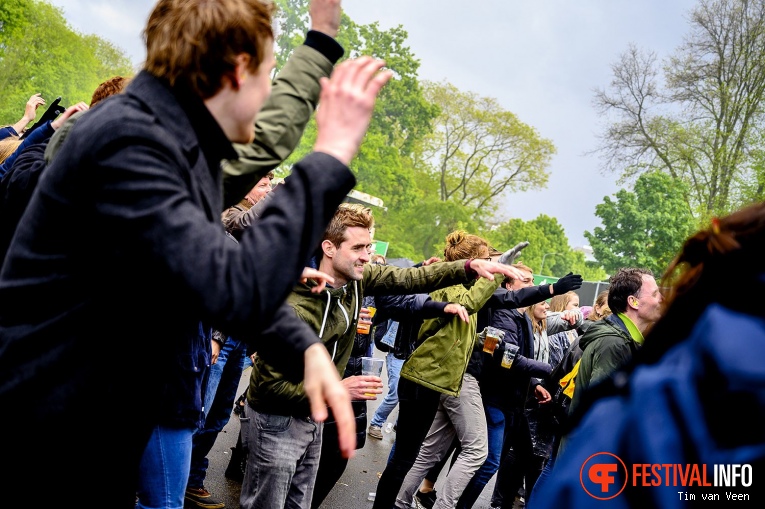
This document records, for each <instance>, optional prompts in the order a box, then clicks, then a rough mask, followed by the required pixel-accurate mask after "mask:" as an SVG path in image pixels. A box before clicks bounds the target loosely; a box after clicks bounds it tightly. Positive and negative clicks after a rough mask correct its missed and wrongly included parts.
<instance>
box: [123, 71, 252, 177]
mask: <svg viewBox="0 0 765 509" xmlns="http://www.w3.org/2000/svg"><path fill="white" fill-rule="evenodd" d="M125 93H126V94H128V95H130V96H131V97H133V98H134V99H136V100H137V101H139V102H141V103H143V104H145V105H146V106H147V107H148V109H150V110H151V111H152V112H153V113H154V114H155V115H156V116H157V117H158V118H159V121H160V123H162V125H163V126H165V127H166V128H167V129H168V131H170V132H171V133H172V134H173V135H174V136H175V138H176V140H177V141H178V143H179V144H180V145H181V146H182V147H183V149H184V150H186V151H191V150H192V149H193V148H194V147H195V146H199V148H200V149H201V150H202V153H203V154H204V155H205V159H207V161H208V166H209V167H210V170H211V171H213V172H217V171H219V170H218V168H219V166H220V161H221V160H222V159H236V158H237V157H238V156H237V154H236V151H235V150H234V147H233V145H232V144H231V141H229V139H228V138H227V137H226V135H225V134H224V133H223V130H222V129H221V127H220V125H219V124H218V122H217V121H216V120H215V118H213V116H212V114H211V113H210V110H208V109H207V107H206V106H205V104H204V102H203V101H202V99H201V98H200V97H199V96H197V95H196V94H194V93H193V92H191V91H190V90H189V89H187V88H185V87H182V86H176V87H174V88H170V86H169V85H168V84H167V82H166V81H165V80H163V79H161V78H158V77H156V76H154V75H152V74H150V73H149V72H147V71H141V72H140V73H138V75H137V76H136V77H135V78H133V79H132V80H131V81H130V84H129V85H128V86H127V88H126V89H125ZM179 106H180V108H179ZM181 112H183V113H185V115H181V114H179V113H181Z"/></svg>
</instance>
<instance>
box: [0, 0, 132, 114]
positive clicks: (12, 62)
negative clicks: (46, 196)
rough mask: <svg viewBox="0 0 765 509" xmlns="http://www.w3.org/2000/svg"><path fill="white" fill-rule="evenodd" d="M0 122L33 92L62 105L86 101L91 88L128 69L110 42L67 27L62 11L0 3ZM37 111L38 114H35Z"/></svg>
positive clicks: (36, 2)
mask: <svg viewBox="0 0 765 509" xmlns="http://www.w3.org/2000/svg"><path fill="white" fill-rule="evenodd" d="M0 63H1V64H2V69H3V72H2V73H0V90H2V91H3V95H2V98H0V122H5V123H13V122H16V121H17V120H18V119H19V118H20V117H21V115H22V114H23V112H24V105H25V104H26V102H27V100H28V99H29V97H30V96H31V95H32V94H34V93H37V92H40V93H41V94H42V96H43V97H44V98H45V99H47V100H48V102H51V101H52V100H53V99H55V98H56V97H57V96H61V97H62V105H63V106H69V105H71V104H74V103H76V102H79V101H84V102H86V103H87V102H90V98H91V96H92V94H93V91H94V90H95V89H96V87H97V86H98V85H99V84H100V83H101V82H102V81H104V80H105V79H107V78H110V77H112V76H115V75H123V76H131V75H132V74H133V71H132V66H131V64H130V60H129V59H128V57H127V56H125V54H124V53H123V52H122V51H121V50H119V49H118V48H116V47H115V46H114V45H113V44H111V43H109V42H107V41H105V40H103V39H100V38H99V37H97V36H95V35H87V36H85V35H82V34H79V33H77V32H76V31H74V30H73V29H72V28H70V27H69V25H68V24H67V22H66V20H65V19H64V16H63V14H62V12H61V10H60V9H59V8H57V7H54V6H52V5H50V4H49V3H47V2H44V1H40V0H4V1H3V2H2V3H0ZM38 115H39V114H38Z"/></svg>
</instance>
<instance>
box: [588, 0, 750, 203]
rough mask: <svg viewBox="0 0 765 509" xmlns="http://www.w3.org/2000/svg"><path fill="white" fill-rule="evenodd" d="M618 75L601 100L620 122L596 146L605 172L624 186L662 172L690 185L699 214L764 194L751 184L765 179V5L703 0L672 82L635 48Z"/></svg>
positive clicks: (674, 61)
mask: <svg viewBox="0 0 765 509" xmlns="http://www.w3.org/2000/svg"><path fill="white" fill-rule="evenodd" d="M613 73H614V77H613V80H612V81H611V85H610V89H609V90H608V91H603V90H601V91H598V92H597V93H596V96H595V105H596V107H597V108H598V109H599V111H600V113H601V115H603V116H611V118H609V120H610V123H609V124H608V127H607V128H606V130H605V132H604V133H603V134H602V136H601V143H600V145H599V147H598V148H597V149H596V152H599V153H600V154H601V155H602V156H603V159H604V169H605V170H606V171H615V172H619V173H621V174H622V178H623V181H625V180H629V179H631V178H633V177H635V176H636V175H639V174H640V173H643V172H646V171H650V170H655V169H658V170H661V171H663V172H665V173H667V174H668V175H671V176H672V177H675V178H676V179H678V180H682V181H683V182H684V183H685V184H686V185H687V186H688V191H689V194H688V202H689V204H690V206H691V207H692V209H693V210H694V212H696V213H697V214H699V215H700V216H703V215H709V214H712V213H716V214H723V213H725V212H727V211H730V210H733V209H736V208H738V207H739V206H740V205H742V204H743V203H745V202H746V201H748V200H751V199H752V198H753V197H752V192H753V191H755V192H757V190H758V189H759V192H760V193H761V192H762V189H761V187H759V186H757V185H754V186H752V185H751V183H752V182H753V181H755V182H756V181H757V180H760V181H763V180H765V179H763V173H762V171H763V168H762V165H761V164H758V163H759V161H760V160H761V158H756V154H755V152H757V150H756V149H758V148H760V147H762V146H763V145H762V121H763V94H764V93H765V3H764V2H762V1H750V0H700V2H699V4H698V6H697V7H696V8H694V9H693V10H692V11H691V13H690V32H689V34H688V36H687V37H686V40H685V42H684V44H683V45H682V46H680V47H679V48H678V49H677V50H676V52H675V54H674V55H673V56H672V57H671V58H669V59H668V60H667V61H666V62H665V64H664V66H663V75H662V73H661V72H660V70H659V68H658V63H657V57H656V55H655V54H654V53H652V52H646V51H641V50H639V49H637V48H636V47H634V46H630V47H629V49H628V50H627V51H626V52H625V53H624V54H623V55H622V56H621V59H620V60H619V61H618V62H617V63H616V64H614V65H613ZM662 77H663V80H662ZM662 84H663V87H662V86H661V85H662ZM759 152H760V153H761V148H760V149H759ZM762 197H763V196H762V194H760V195H759V196H757V197H755V198H760V199H761V198H762Z"/></svg>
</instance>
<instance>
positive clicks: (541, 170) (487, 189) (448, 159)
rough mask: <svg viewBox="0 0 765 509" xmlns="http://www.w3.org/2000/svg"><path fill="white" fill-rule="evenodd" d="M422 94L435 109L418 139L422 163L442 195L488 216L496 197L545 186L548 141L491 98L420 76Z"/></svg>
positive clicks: (477, 215) (550, 148)
mask: <svg viewBox="0 0 765 509" xmlns="http://www.w3.org/2000/svg"><path fill="white" fill-rule="evenodd" d="M424 91H425V97H426V99H428V100H429V101H430V102H432V103H434V104H435V105H437V106H438V108H439V109H440V114H439V115H438V117H437V118H436V120H435V124H434V129H433V132H432V133H431V134H430V135H428V136H427V137H426V138H425V140H424V141H423V143H422V145H421V147H420V149H421V150H422V153H421V154H419V158H420V159H421V160H422V161H423V163H424V164H423V165H422V166H421V168H422V169H423V171H426V172H427V173H428V174H429V175H430V176H431V178H433V179H434V180H435V181H436V182H437V183H438V193H439V194H438V196H439V198H440V200H441V201H443V202H446V201H454V202H457V203H459V204H461V205H463V206H465V207H467V209H468V210H470V211H471V213H472V214H473V215H474V217H475V219H477V220H481V219H482V220H487V219H489V218H490V217H491V216H492V215H493V213H494V212H495V211H496V208H497V204H498V203H499V202H500V198H501V197H502V196H503V195H504V194H506V193H511V192H519V191H526V190H529V189H541V188H544V187H546V185H547V180H548V178H549V173H548V171H547V167H548V166H549V164H550V159H551V158H552V156H553V154H555V146H554V145H553V143H552V141H550V140H547V139H545V138H542V137H540V136H539V134H538V133H537V131H536V129H534V128H533V127H531V126H529V125H527V124H524V123H523V122H521V121H520V120H519V119H518V118H517V117H516V116H515V115H514V114H513V113H511V112H509V111H507V110H504V109H502V107H501V106H500V105H499V103H498V102H497V101H496V99H493V98H487V97H479V96H478V95H476V94H474V93H470V92H461V91H460V90H458V89H457V88H456V87H454V86H453V85H451V84H449V83H433V82H425V84H424Z"/></svg>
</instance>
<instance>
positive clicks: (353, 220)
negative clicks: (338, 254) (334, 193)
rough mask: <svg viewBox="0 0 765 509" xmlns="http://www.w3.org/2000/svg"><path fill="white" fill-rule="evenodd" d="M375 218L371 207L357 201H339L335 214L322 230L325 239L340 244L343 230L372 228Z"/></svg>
mask: <svg viewBox="0 0 765 509" xmlns="http://www.w3.org/2000/svg"><path fill="white" fill-rule="evenodd" d="M374 225H375V220H374V217H372V209H370V208H369V207H365V206H363V205H360V204H358V203H341V204H340V206H339V207H338V208H337V211H336V212H335V215H334V216H332V220H331V221H330V222H329V226H327V229H326V230H325V231H324V238H322V239H321V240H322V242H323V241H325V240H328V241H330V242H331V243H332V244H334V245H335V246H340V244H342V243H343V241H344V240H345V231H346V230H347V229H348V228H366V229H367V230H371V229H372V228H374Z"/></svg>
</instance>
